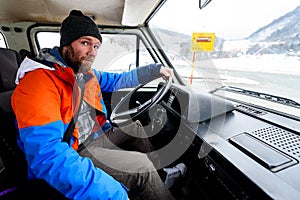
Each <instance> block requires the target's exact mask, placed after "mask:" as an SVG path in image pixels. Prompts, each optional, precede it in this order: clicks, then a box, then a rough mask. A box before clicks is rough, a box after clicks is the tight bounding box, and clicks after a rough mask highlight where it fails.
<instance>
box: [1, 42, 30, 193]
mask: <svg viewBox="0 0 300 200" xmlns="http://www.w3.org/2000/svg"><path fill="white" fill-rule="evenodd" d="M20 63H21V58H20V56H19V54H18V52H17V51H15V50H12V49H5V48H0V157H1V160H2V163H3V164H4V172H1V178H3V179H5V180H4V181H3V180H1V181H0V189H1V188H5V187H9V186H17V185H18V184H22V181H24V180H26V179H27V178H26V177H27V164H26V160H25V156H24V154H23V152H22V151H21V150H20V149H19V147H18V144H17V133H18V131H17V128H16V126H15V125H16V124H15V115H14V112H13V110H12V107H11V95H12V93H13V91H14V89H15V87H16V84H15V77H16V73H17V70H18V67H19V65H20Z"/></svg>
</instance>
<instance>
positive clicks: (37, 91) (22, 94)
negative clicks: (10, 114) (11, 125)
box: [12, 73, 128, 200]
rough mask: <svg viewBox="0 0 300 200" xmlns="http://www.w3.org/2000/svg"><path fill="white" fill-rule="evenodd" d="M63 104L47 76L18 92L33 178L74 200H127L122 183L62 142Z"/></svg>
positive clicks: (24, 81)
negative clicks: (61, 108)
mask: <svg viewBox="0 0 300 200" xmlns="http://www.w3.org/2000/svg"><path fill="white" fill-rule="evenodd" d="M34 74H36V75H34ZM27 77H28V78H30V79H27ZM32 80H33V81H32ZM37 85H39V87H36V86H37ZM29 97H30V98H29ZM61 103H62V101H61V99H60V94H59V93H58V90H57V88H56V85H55V84H54V83H53V82H52V79H50V78H49V77H47V76H46V75H45V74H43V73H29V74H28V75H26V76H25V77H24V78H23V79H22V80H21V82H20V84H19V85H18V86H17V88H16V89H15V91H14V94H13V96H12V106H13V109H14V112H15V114H16V117H17V121H18V127H19V134H20V135H19V136H20V142H19V144H20V147H21V149H22V150H23V151H24V153H25V155H26V159H27V163H28V171H29V175H30V176H31V178H35V179H44V180H46V181H47V182H48V183H49V184H50V185H51V186H53V187H54V188H56V189H57V190H58V191H60V192H61V193H62V194H64V195H65V196H66V197H67V198H70V199H80V200H82V199H93V200H94V199H115V200H119V199H122V200H123V199H127V198H128V197H127V191H126V188H125V187H124V186H123V185H122V184H121V183H119V182H118V181H116V180H115V179H113V177H111V176H110V175H108V174H107V173H105V172H104V171H103V170H101V169H99V168H96V167H95V166H94V165H93V163H92V162H91V160H90V159H89V158H83V157H81V156H79V154H78V153H77V152H76V151H75V150H74V149H73V148H72V147H70V146H69V145H68V144H67V143H65V142H62V138H63V134H64V131H65V130H66V128H67V125H68V123H66V122H64V120H63V119H62V118H61V111H60V106H61Z"/></svg>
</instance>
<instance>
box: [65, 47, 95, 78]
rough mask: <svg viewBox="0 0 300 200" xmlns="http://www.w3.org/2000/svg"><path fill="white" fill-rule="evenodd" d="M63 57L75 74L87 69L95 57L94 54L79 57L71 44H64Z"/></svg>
mask: <svg viewBox="0 0 300 200" xmlns="http://www.w3.org/2000/svg"><path fill="white" fill-rule="evenodd" d="M63 58H64V59H65V61H66V63H67V65H68V66H69V67H71V68H72V69H73V71H74V73H75V74H77V73H86V72H87V71H89V70H90V69H91V67H92V64H93V61H94V59H95V58H94V56H85V57H79V56H78V55H76V53H75V51H74V48H73V47H72V46H71V45H68V46H66V51H65V53H64V55H63Z"/></svg>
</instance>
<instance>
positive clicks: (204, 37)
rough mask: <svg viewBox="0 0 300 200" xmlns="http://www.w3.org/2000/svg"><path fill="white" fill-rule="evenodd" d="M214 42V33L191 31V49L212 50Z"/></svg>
mask: <svg viewBox="0 0 300 200" xmlns="http://www.w3.org/2000/svg"><path fill="white" fill-rule="evenodd" d="M214 42H215V34H214V33H193V35H192V50H193V51H213V49H214Z"/></svg>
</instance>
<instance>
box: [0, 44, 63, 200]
mask: <svg viewBox="0 0 300 200" xmlns="http://www.w3.org/2000/svg"><path fill="white" fill-rule="evenodd" d="M21 60H22V59H21V57H20V55H19V54H18V52H17V51H15V50H12V49H5V48H0V158H1V162H0V199H14V200H15V199H39V200H43V199H45V200H46V199H47V200H52V199H53V200H54V199H56V200H60V199H66V198H65V197H63V196H62V195H61V194H60V193H59V192H58V191H57V190H55V189H54V188H52V187H51V186H49V185H48V184H47V183H46V182H45V181H42V180H34V181H28V180H27V162H26V158H25V155H24V153H23V151H21V149H20V148H19V146H18V144H17V135H18V130H17V128H16V121H15V115H14V112H13V109H12V107H11V95H12V93H13V91H14V89H15V87H16V84H15V77H16V73H17V70H18V68H19V65H20V64H21ZM2 164H3V165H4V167H3V166H1V165H2Z"/></svg>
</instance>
